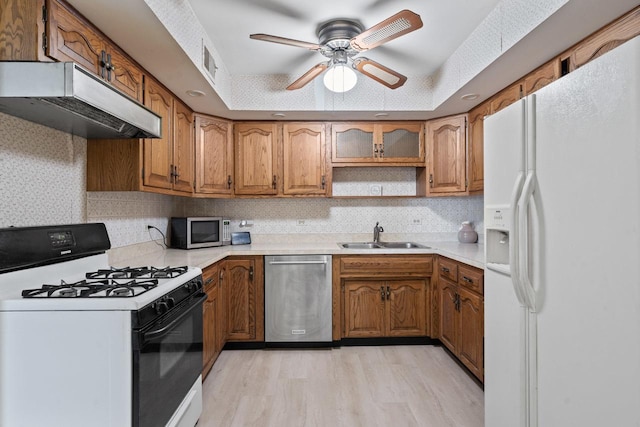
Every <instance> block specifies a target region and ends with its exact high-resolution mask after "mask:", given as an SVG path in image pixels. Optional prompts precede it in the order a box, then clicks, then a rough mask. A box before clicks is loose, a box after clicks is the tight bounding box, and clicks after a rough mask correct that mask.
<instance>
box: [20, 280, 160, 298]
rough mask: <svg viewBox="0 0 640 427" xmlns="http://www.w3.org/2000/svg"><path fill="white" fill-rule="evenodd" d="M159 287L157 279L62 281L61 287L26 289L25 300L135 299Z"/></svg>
mask: <svg viewBox="0 0 640 427" xmlns="http://www.w3.org/2000/svg"><path fill="white" fill-rule="evenodd" d="M156 286H158V280H157V279H142V280H140V279H132V280H128V281H122V280H119V279H101V280H92V281H87V280H80V281H78V282H75V283H67V282H65V281H64V280H61V281H60V284H59V285H47V284H44V285H42V287H41V288H38V289H25V290H23V291H22V296H23V297H24V298H84V297H90V298H108V297H115V298H123V297H125V298H126V297H134V296H137V295H140V294H142V293H144V292H147V291H148V290H151V289H153V288H155V287H156Z"/></svg>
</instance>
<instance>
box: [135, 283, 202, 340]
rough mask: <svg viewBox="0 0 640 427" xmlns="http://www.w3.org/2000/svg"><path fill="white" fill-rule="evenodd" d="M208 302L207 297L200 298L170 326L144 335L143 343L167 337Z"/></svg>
mask: <svg viewBox="0 0 640 427" xmlns="http://www.w3.org/2000/svg"><path fill="white" fill-rule="evenodd" d="M206 300H207V295H206V294H203V295H202V296H201V297H200V298H198V299H197V300H196V301H195V302H194V303H193V305H192V306H191V307H189V308H188V309H187V310H185V311H183V312H182V313H180V315H179V316H178V317H176V318H175V319H173V320H172V321H171V323H169V324H168V325H166V326H164V327H162V328H160V329H156V330H152V331H148V332H145V333H144V334H142V342H143V343H146V342H148V341H150V340H152V339H156V338H160V337H163V336H165V335H166V334H168V333H169V331H171V330H172V329H173V327H174V326H175V325H176V324H177V323H179V322H180V321H182V319H184V318H185V317H186V316H187V315H188V314H189V313H191V311H193V309H194V308H196V307H199V306H200V305H201V304H202V303H203V302H205V301H206Z"/></svg>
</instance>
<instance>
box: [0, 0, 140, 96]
mask: <svg viewBox="0 0 640 427" xmlns="http://www.w3.org/2000/svg"><path fill="white" fill-rule="evenodd" d="M2 15H3V17H4V16H6V17H9V21H4V19H2V20H0V22H1V23H2V24H3V25H2V28H0V32H1V33H2V35H1V36H0V60H2V61H11V60H16V61H50V60H51V59H53V60H56V61H62V62H68V61H73V62H75V63H77V64H79V65H80V66H82V67H83V68H85V69H86V70H87V71H89V72H91V73H93V74H95V75H96V76H99V77H100V78H102V79H104V80H105V81H107V82H109V83H110V84H111V85H113V86H114V87H115V88H117V89H118V90H119V91H121V92H122V93H124V94H126V95H128V96H130V97H131V98H133V99H135V100H137V101H138V102H142V101H143V93H142V88H143V71H142V68H140V67H139V66H138V65H136V63H135V62H134V61H133V60H132V59H131V58H130V57H128V56H127V55H126V54H125V53H124V52H123V51H122V50H121V49H120V48H118V47H117V46H116V45H115V44H114V43H113V42H112V41H111V40H110V39H109V38H108V37H107V36H105V35H104V34H102V33H101V32H100V31H99V30H98V29H97V28H96V27H94V26H93V25H92V24H91V23H90V22H89V21H87V20H86V19H84V18H83V17H82V15H80V14H79V13H78V12H77V11H75V10H74V9H73V8H72V7H71V6H69V5H67V4H66V3H65V2H61V1H58V0H46V1H45V0H3V1H2ZM9 25H10V26H11V27H10V28H9V27H8V26H9Z"/></svg>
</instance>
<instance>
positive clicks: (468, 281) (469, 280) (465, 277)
mask: <svg viewBox="0 0 640 427" xmlns="http://www.w3.org/2000/svg"><path fill="white" fill-rule="evenodd" d="M462 280H464V281H465V282H467V283H473V279H471V278H469V277H467V276H462Z"/></svg>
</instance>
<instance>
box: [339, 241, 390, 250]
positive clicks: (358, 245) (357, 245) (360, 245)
mask: <svg viewBox="0 0 640 427" xmlns="http://www.w3.org/2000/svg"><path fill="white" fill-rule="evenodd" d="M338 246H340V247H341V248H342V249H379V248H381V246H380V245H379V244H378V243H374V242H350V243H338Z"/></svg>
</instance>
